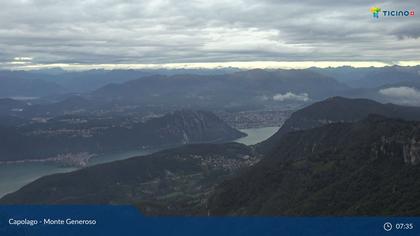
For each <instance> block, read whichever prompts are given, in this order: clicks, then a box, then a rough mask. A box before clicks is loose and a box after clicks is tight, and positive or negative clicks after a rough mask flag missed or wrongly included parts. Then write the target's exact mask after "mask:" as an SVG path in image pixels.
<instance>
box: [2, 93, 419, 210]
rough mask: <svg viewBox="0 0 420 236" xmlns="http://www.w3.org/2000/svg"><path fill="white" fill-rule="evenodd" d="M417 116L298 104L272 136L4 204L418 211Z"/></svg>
mask: <svg viewBox="0 0 420 236" xmlns="http://www.w3.org/2000/svg"><path fill="white" fill-rule="evenodd" d="M374 113H379V114H374ZM385 116H388V117H385ZM398 116H400V117H398ZM415 120H420V115H419V113H418V110H417V109H415V108H411V107H401V106H396V105H391V104H380V103H377V102H374V101H370V100H365V99H346V98H339V97H335V98H330V99H327V100H325V101H323V102H319V103H315V104H313V105H311V106H309V107H307V108H304V109H302V110H300V111H297V112H295V113H294V114H293V115H292V117H291V118H289V121H287V122H286V124H285V125H284V128H283V127H282V129H283V131H282V129H280V130H279V132H278V133H277V134H276V135H275V136H273V137H272V138H270V139H269V140H271V141H270V142H263V143H261V144H259V145H257V146H250V147H249V146H248V147H247V146H244V145H240V144H199V145H189V146H184V147H180V148H176V149H171V150H168V151H164V152H160V153H157V154H152V155H150V156H146V157H134V158H131V159H128V160H123V161H118V162H113V163H108V164H104V165H99V166H94V167H88V168H85V169H82V170H79V171H76V172H72V173H66V174H56V175H52V176H46V177H42V178H40V179H38V180H36V181H34V182H33V183H31V184H29V185H27V186H25V187H23V188H22V189H20V190H19V191H17V192H15V193H11V194H9V195H7V196H5V197H3V198H2V199H1V200H0V203H2V204H59V203H66V204H86V203H106V204H134V205H136V206H137V207H139V208H140V209H141V210H142V211H143V212H144V213H146V214H156V215H167V214H169V215H173V214H175V215H281V216H312V215H340V216H342V215H359V216H360V215H387V216H391V215H418V214H419V212H420V201H418V199H420V198H419V197H420V191H419V189H420V188H419V187H420V181H418V180H419V178H420V174H419V173H420V169H419V165H418V164H419V163H420V122H418V121H415ZM298 121H301V122H304V123H302V125H301V126H297V125H299V124H300V123H299V122H298ZM286 131H287V132H286ZM265 145H269V147H264V146H265ZM260 150H270V151H265V152H261V151H260ZM101 173H107V175H106V176H103V175H101ZM108 173H109V174H108ZM91 186H95V187H91Z"/></svg>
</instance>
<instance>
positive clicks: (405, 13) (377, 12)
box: [370, 7, 414, 18]
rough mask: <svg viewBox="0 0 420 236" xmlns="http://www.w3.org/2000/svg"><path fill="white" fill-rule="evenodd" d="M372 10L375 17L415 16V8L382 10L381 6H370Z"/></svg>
mask: <svg viewBox="0 0 420 236" xmlns="http://www.w3.org/2000/svg"><path fill="white" fill-rule="evenodd" d="M370 12H371V13H372V14H373V18H379V15H381V16H414V10H393V11H388V10H382V9H381V8H379V7H372V8H370Z"/></svg>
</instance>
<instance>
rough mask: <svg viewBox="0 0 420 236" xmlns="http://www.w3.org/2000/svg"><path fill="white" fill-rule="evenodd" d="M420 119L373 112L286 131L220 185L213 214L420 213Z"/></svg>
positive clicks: (211, 206) (214, 201) (211, 209)
mask: <svg viewBox="0 0 420 236" xmlns="http://www.w3.org/2000/svg"><path fill="white" fill-rule="evenodd" d="M419 163H420V123H418V122H417V123H416V122H408V121H402V120H390V119H386V118H384V117H378V116H369V117H368V118H366V119H365V120H362V121H359V122H356V123H336V124H329V125H325V126H322V127H318V128H314V129H310V130H305V131H298V132H291V133H288V134H286V135H284V136H283V137H282V138H281V139H280V140H279V141H278V143H277V145H276V148H275V149H274V150H273V152H272V153H271V154H270V155H268V156H266V157H265V158H263V159H262V161H261V162H260V163H258V164H257V165H256V166H255V167H254V168H252V169H250V170H249V171H247V172H246V173H243V174H241V175H239V176H238V177H236V178H234V179H233V180H230V181H227V182H225V183H223V184H222V185H220V186H219V187H218V188H217V189H216V191H215V192H216V194H214V195H213V196H212V198H211V200H210V203H209V208H210V213H211V214H213V215H299V216H302V215H305V216H307V215H340V216H342V215H420V201H419V199H420V166H419V165H418V164H419Z"/></svg>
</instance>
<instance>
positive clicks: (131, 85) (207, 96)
mask: <svg viewBox="0 0 420 236" xmlns="http://www.w3.org/2000/svg"><path fill="white" fill-rule="evenodd" d="M346 89H348V88H347V87H346V86H345V85H343V84H340V83H338V82H337V81H335V80H334V79H332V78H330V77H326V76H322V75H320V74H317V73H314V72H310V71H304V70H258V69H255V70H249V71H241V72H236V73H232V74H225V75H206V76H204V75H174V76H162V75H155V76H148V77H143V78H140V79H138V80H132V81H128V82H126V83H122V84H110V85H107V86H104V87H102V88H100V89H98V90H96V91H94V92H93V93H92V94H91V96H92V98H95V99H102V100H121V101H136V102H137V103H140V104H166V105H168V104H171V105H179V106H180V105H182V106H197V105H199V106H215V107H221V106H222V107H225V106H235V105H236V106H237V105H241V104H242V105H244V104H246V105H248V106H250V105H255V104H262V103H264V102H265V103H268V102H271V103H278V102H279V101H275V100H273V97H274V96H275V95H278V94H286V93H288V92H289V93H294V94H298V95H301V94H306V96H308V98H307V99H320V98H321V99H322V98H325V97H329V96H332V95H336V94H339V92H341V91H344V90H346ZM168 98H171V99H168ZM286 102H295V101H293V100H291V101H289V100H288V101H286Z"/></svg>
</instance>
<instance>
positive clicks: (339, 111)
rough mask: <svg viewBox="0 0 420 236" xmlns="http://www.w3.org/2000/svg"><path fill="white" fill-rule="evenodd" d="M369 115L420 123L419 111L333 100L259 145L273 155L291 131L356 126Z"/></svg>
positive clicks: (292, 119)
mask: <svg viewBox="0 0 420 236" xmlns="http://www.w3.org/2000/svg"><path fill="white" fill-rule="evenodd" d="M369 114H377V115H381V116H385V117H389V118H400V119H404V120H420V108H419V107H406V106H399V105H394V104H382V103H379V102H376V101H373V100H368V99H349V98H343V97H332V98H328V99H326V100H324V101H321V102H317V103H314V104H312V105H310V106H307V107H305V108H303V109H301V110H298V111H296V112H294V113H293V114H292V115H291V117H290V118H289V119H287V120H286V122H285V123H284V124H283V126H282V127H281V128H280V129H279V131H278V132H277V133H275V134H274V135H273V136H272V137H270V138H269V139H267V140H266V141H264V142H262V143H260V144H258V149H259V150H260V151H261V152H263V153H266V152H269V151H270V150H271V149H272V148H274V147H275V145H276V144H277V142H278V141H279V139H281V138H282V136H283V135H285V134H287V133H289V132H291V131H297V130H305V129H310V128H315V127H319V126H322V125H325V124H330V123H337V122H355V121H359V120H361V119H363V118H366V117H367V116H368V115H369Z"/></svg>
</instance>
